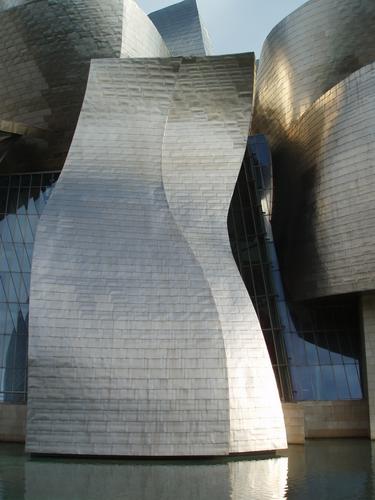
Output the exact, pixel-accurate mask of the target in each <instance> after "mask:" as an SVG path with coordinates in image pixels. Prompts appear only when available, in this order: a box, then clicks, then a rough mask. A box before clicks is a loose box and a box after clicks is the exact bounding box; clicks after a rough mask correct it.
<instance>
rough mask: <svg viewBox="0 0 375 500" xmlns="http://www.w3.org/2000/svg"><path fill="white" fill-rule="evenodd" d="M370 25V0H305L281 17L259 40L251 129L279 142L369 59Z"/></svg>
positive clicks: (372, 45)
mask: <svg viewBox="0 0 375 500" xmlns="http://www.w3.org/2000/svg"><path fill="white" fill-rule="evenodd" d="M374 25H375V2H374V1H373V0H310V1H309V2H306V3H305V4H304V5H302V6H301V7H300V8H299V9H297V10H296V11H295V12H293V13H292V14H290V15H289V16H288V17H286V18H285V19H283V20H282V21H281V22H280V23H279V24H278V25H277V26H276V27H275V28H274V29H273V30H272V31H271V33H270V34H269V35H268V37H267V39H266V41H265V43H264V45H263V49H262V54H261V58H260V63H259V71H258V77H257V92H256V99H255V110H254V120H253V131H254V132H260V133H265V134H267V135H268V138H269V141H270V144H271V146H272V147H273V149H274V150H275V148H276V146H278V145H282V143H283V141H284V140H285V133H286V132H287V130H288V128H289V127H290V125H291V124H292V123H293V122H294V121H295V120H297V119H298V118H299V117H300V116H301V115H302V114H303V113H304V112H305V111H306V110H307V109H308V108H309V106H311V104H312V103H313V102H314V101H316V100H317V99H318V98H319V97H320V96H321V95H323V94H324V93H325V92H327V91H328V90H329V89H330V88H332V87H333V86H334V85H336V84H337V83H339V82H340V81H341V80H343V79H344V78H346V77H347V76H349V75H350V74H351V73H353V72H354V71H356V70H358V69H359V68H361V67H363V66H366V65H367V64H369V63H371V62H372V61H374V60H375V37H374V34H373V32H374ZM276 166H277V165H276Z"/></svg>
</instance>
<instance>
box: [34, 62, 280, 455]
mask: <svg viewBox="0 0 375 500" xmlns="http://www.w3.org/2000/svg"><path fill="white" fill-rule="evenodd" d="M253 64H254V59H253V56H251V55H240V56H222V57H217V58H216V57H215V58H208V59H207V58H202V59H200V58H198V59H182V58H175V59H128V60H103V61H95V62H94V63H93V64H92V70H91V75H90V78H89V83H88V90H87V94H86V98H85V101H84V105H83V110H82V113H81V116H80V120H79V124H78V127H77V132H76V134H75V138H74V141H73V144H72V147H71V150H70V153H69V156H68V160H67V163H66V165H65V167H64V170H63V174H62V176H61V178H60V181H59V183H58V185H57V188H56V191H55V193H54V195H53V196H52V198H51V201H50V204H49V205H48V210H47V212H46V213H45V215H44V216H43V218H42V221H41V223H40V226H39V230H38V235H37V243H36V248H35V253H34V261H33V272H32V290H31V306H30V307H31V319H30V351H29V404H28V411H29V413H28V437H27V449H28V451H30V452H36V453H38V452H39V453H40V452H42V453H68V454H72V453H76V454H99V455H153V456H155V455H211V454H214V455H225V454H228V453H231V452H242V451H259V450H267V449H276V448H284V447H286V440H285V430H284V423H283V416H282V411H281V406H280V401H279V397H278V393H277V388H276V383H275V379H274V375H273V372H272V367H271V364H270V361H269V357H268V353H267V349H266V346H265V343H264V340H263V337H262V333H261V330H260V327H259V324H258V320H257V317H256V314H255V311H254V309H253V307H252V305H251V302H250V299H249V297H248V295H247V292H246V290H245V288H244V285H243V283H242V282H241V279H240V277H239V274H238V271H237V269H236V265H235V263H234V260H233V257H232V254H231V249H230V245H229V241H228V233H227V227H226V218H227V212H228V206H229V203H230V198H231V195H232V191H233V188H234V184H235V181H236V177H237V174H238V171H239V168H240V165H241V160H242V157H243V153H244V149H245V146H246V137H247V130H248V124H249V121H250V103H251V93H250V92H249V88H251V73H252V71H253V69H252V68H253Z"/></svg>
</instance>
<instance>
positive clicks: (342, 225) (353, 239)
mask: <svg viewBox="0 0 375 500" xmlns="http://www.w3.org/2000/svg"><path fill="white" fill-rule="evenodd" d="M374 86H375V64H372V65H369V66H366V67H365V68H362V69H361V70H359V71H358V72H356V73H354V74H353V75H352V76H350V77H349V78H347V79H346V80H344V81H343V82H341V83H339V84H338V85H337V86H335V87H334V88H333V89H331V90H330V91H329V92H327V93H326V94H324V96H322V97H321V98H320V99H319V100H318V101H317V102H316V103H314V105H313V106H312V107H311V108H310V109H309V110H308V111H307V112H306V113H305V114H304V115H303V117H302V118H301V120H300V121H299V122H298V124H296V125H295V126H294V127H293V128H292V129H291V130H290V131H289V134H288V142H287V143H286V144H285V146H286V147H285V149H283V150H282V151H280V152H279V155H278V168H279V174H278V176H277V180H278V187H279V193H278V197H277V202H276V205H275V211H274V219H273V222H274V227H275V228H276V231H277V233H278V244H279V247H278V248H279V254H280V258H281V264H282V269H283V271H284V276H285V278H286V283H287V286H288V288H289V291H290V293H291V294H292V295H293V296H294V297H295V298H297V299H306V298H314V297H322V296H326V295H337V294H344V293H352V292H361V291H366V290H373V289H374V288H375V258H374V251H373V247H374V233H375V223H374V217H373V214H374V212H375V198H374V191H375V177H374V166H375V160H374V158H375V146H374V134H373V130H374V127H375V93H374V90H373V89H374Z"/></svg>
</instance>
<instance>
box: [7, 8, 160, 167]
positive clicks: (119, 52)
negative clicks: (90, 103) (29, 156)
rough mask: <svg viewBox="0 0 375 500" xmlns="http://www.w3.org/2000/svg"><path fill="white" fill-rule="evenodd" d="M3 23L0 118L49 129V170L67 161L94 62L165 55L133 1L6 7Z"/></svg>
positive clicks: (147, 21)
mask: <svg viewBox="0 0 375 500" xmlns="http://www.w3.org/2000/svg"><path fill="white" fill-rule="evenodd" d="M13 6H14V8H12V7H13ZM1 7H2V8H3V10H2V9H1ZM4 9H5V10H4ZM0 23H1V33H0V116H1V120H3V121H6V122H10V123H11V124H13V127H12V128H14V124H21V125H22V126H26V127H34V128H35V127H36V128H40V129H43V130H47V131H49V132H52V133H53V134H52V135H49V142H50V143H49V150H48V154H49V165H48V167H50V168H52V167H53V168H57V169H58V168H61V167H62V165H63V162H64V160H65V157H66V154H67V151H68V148H69V145H70V142H71V139H72V136H73V133H74V128H75V126H76V123H77V120H78V116H79V112H80V109H81V106H82V101H83V97H84V93H85V89H86V83H87V77H88V72H89V66H90V60H91V59H93V58H106V57H126V56H138V57H143V56H145V57H146V56H149V57H163V56H166V55H168V54H169V53H168V50H167V49H166V47H165V45H164V43H163V42H162V40H161V37H160V35H159V34H158V32H157V30H156V29H155V27H154V26H153V24H152V23H151V22H150V20H149V19H148V17H147V16H146V14H144V13H143V12H142V11H141V10H140V9H139V7H138V6H137V5H136V4H135V2H134V1H133V0H106V1H105V2H103V1H101V0H59V1H47V0H36V1H33V2H31V3H29V2H22V3H21V5H19V2H5V3H4V2H3V3H2V4H0ZM140 33H142V36H141V35H140ZM143 35H144V36H143ZM40 167H43V168H44V167H45V165H40Z"/></svg>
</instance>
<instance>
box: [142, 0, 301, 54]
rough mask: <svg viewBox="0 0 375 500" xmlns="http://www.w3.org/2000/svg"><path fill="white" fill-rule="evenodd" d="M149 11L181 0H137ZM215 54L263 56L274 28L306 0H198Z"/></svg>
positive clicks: (147, 12)
mask: <svg viewBox="0 0 375 500" xmlns="http://www.w3.org/2000/svg"><path fill="white" fill-rule="evenodd" d="M137 1H138V4H139V6H140V7H141V8H142V9H143V10H144V11H145V12H146V14H149V13H150V12H153V11H154V10H158V9H161V8H163V7H167V6H168V5H172V4H174V3H177V2H178V0H137ZM197 3H198V7H199V11H200V13H201V17H202V20H203V22H204V24H205V25H206V27H207V29H208V31H209V33H210V35H211V39H212V43H213V48H214V53H215V54H230V53H235V52H255V54H256V56H257V57H259V56H260V52H261V48H262V44H263V41H264V39H265V38H266V36H267V35H268V33H269V32H270V31H271V29H272V28H273V27H274V26H275V25H276V24H277V23H278V22H279V21H281V19H283V18H284V17H285V16H287V15H288V14H290V13H291V12H292V11H293V10H295V9H296V8H297V7H299V6H300V5H302V4H304V3H305V0H197Z"/></svg>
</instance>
